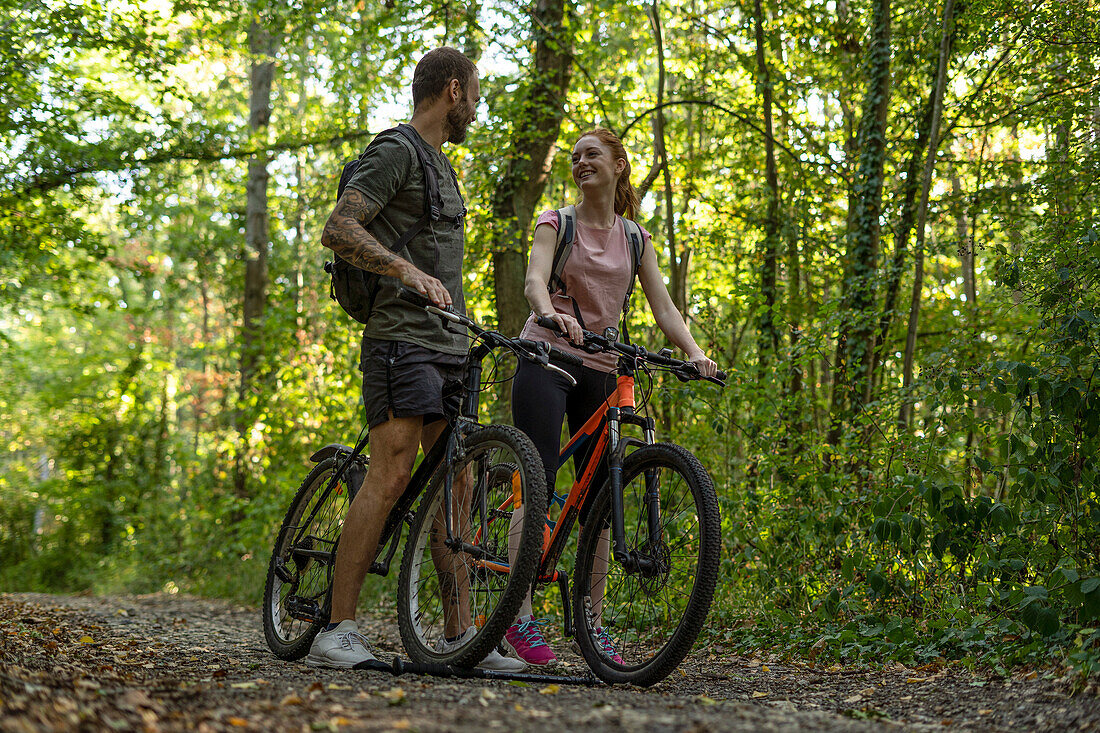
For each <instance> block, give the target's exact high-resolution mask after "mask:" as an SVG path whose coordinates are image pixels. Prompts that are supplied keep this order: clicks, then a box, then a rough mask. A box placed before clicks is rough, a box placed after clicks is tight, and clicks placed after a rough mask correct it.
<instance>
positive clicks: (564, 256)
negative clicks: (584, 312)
mask: <svg viewBox="0 0 1100 733" xmlns="http://www.w3.org/2000/svg"><path fill="white" fill-rule="evenodd" d="M619 219H622V222H623V231H625V232H626V244H627V246H628V247H629V248H630V261H631V265H632V269H631V271H630V285H629V286H627V289H626V298H625V299H624V300H623V329H622V333H623V335H624V337H625V338H626V341H627V343H629V342H630V337H629V335H627V333H626V315H627V310H628V309H629V307H630V296H631V295H633V294H634V281H635V280H636V279H637V276H638V266H639V265H640V264H641V262H642V250H643V248H644V247H645V239H643V238H642V227H641V225H639V224H638V222H636V221H634V220H633V219H627V218H626V217H622V216H620V217H619ZM576 234H577V207H575V206H573V205H572V204H570V205H569V206H566V207H565V208H563V209H558V238H557V244H556V245H555V246H554V263H553V266H552V267H551V268H550V281H549V282H548V283H547V289H548V290H549V291H550V292H551V293H552V294H553V293H558V294H560V295H565V296H568V297H569V298H570V300H573V314H574V316H575V317H576V319H577V323H579V324H581V328H586V326H585V325H584V319H583V318H582V317H581V311H580V308H578V307H577V301H576V300H574V299H573V298H572V296H569V293H567V292H566V291H565V280H564V279H562V273H563V272H564V271H565V263H566V261H567V260H568V259H569V255H570V254H572V252H573V240H574V239H575V238H576Z"/></svg>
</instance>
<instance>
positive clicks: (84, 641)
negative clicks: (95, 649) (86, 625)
mask: <svg viewBox="0 0 1100 733" xmlns="http://www.w3.org/2000/svg"><path fill="white" fill-rule="evenodd" d="M80 643H81V644H95V639H93V638H92V637H90V636H82V637H80Z"/></svg>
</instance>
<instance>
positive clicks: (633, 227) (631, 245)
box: [619, 216, 645, 344]
mask: <svg viewBox="0 0 1100 733" xmlns="http://www.w3.org/2000/svg"><path fill="white" fill-rule="evenodd" d="M619 219H621V220H622V222H623V231H624V232H625V233H626V247H627V249H628V250H630V264H631V270H630V285H628V286H627V288H626V298H624V299H623V317H622V324H621V325H622V328H620V329H619V330H620V332H621V333H622V336H623V342H624V343H628V344H629V343H630V332H629V330H628V328H627V321H628V320H629V317H630V296H632V295H633V294H634V282H635V281H636V280H637V279H638V268H639V267H640V266H641V264H642V252H643V251H644V249H645V237H644V236H643V235H642V227H641V225H640V224H638V222H636V221H634V220H633V219H627V218H626V217H623V216H620V217H619Z"/></svg>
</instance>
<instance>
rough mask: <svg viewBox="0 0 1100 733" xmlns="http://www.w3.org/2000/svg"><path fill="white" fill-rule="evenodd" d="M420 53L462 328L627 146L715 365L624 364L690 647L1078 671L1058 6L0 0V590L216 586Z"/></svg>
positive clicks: (1087, 91) (249, 593)
mask: <svg viewBox="0 0 1100 733" xmlns="http://www.w3.org/2000/svg"><path fill="white" fill-rule="evenodd" d="M439 45H450V46H453V47H456V48H458V49H460V50H462V51H464V52H465V53H466V54H467V55H468V56H469V57H470V58H471V59H474V60H475V61H476V62H477V64H478V67H479V71H480V80H481V81H480V83H481V92H482V102H481V104H480V106H479V108H478V110H477V113H478V119H477V122H476V123H475V125H474V126H473V127H471V129H470V136H469V137H468V139H467V140H466V141H465V142H464V143H463V144H461V145H450V146H447V147H446V148H445V152H446V153H447V155H448V156H449V158H450V160H451V161H452V163H453V164H454V166H455V168H456V170H457V172H458V176H459V180H460V182H461V185H462V188H463V191H464V194H465V196H466V199H467V206H468V207H469V210H470V213H469V217H468V221H467V238H466V251H465V273H466V296H467V302H468V303H469V308H470V312H471V314H472V315H473V316H474V317H475V318H477V319H478V320H479V321H481V322H483V323H486V324H492V325H495V326H497V327H499V328H500V329H501V330H502V331H504V332H505V333H511V334H515V333H517V332H518V330H519V327H520V325H521V324H522V322H523V319H524V318H525V316H526V314H527V312H528V306H527V303H526V300H525V299H524V297H523V275H524V269H525V266H526V257H527V251H528V248H529V245H530V236H531V226H532V223H533V220H534V218H535V217H536V216H537V215H538V213H539V212H540V211H543V210H545V209H547V208H556V207H558V206H561V205H564V204H565V203H570V202H574V201H575V200H576V198H577V196H578V194H577V191H576V188H575V186H574V185H573V183H572V181H571V178H570V172H569V150H570V148H571V146H572V143H573V142H574V141H575V139H576V137H577V136H578V134H579V133H581V132H583V131H585V130H588V129H590V128H592V127H595V126H605V127H608V128H610V129H612V130H613V131H615V132H617V133H619V134H620V135H622V137H623V139H624V141H625V143H626V147H627V150H628V152H629V154H630V156H631V163H632V166H633V171H634V173H633V183H634V185H635V186H636V187H637V188H638V190H639V192H640V193H641V194H642V211H641V213H640V215H639V217H638V218H639V221H640V222H641V223H642V224H643V225H644V226H645V227H646V229H647V230H649V231H650V232H652V233H653V235H654V237H653V242H654V244H655V246H656V249H657V252H658V258H659V261H660V264H661V267H662V268H663V270H664V272H665V275H666V280H667V283H668V288H669V292H670V293H671V295H672V298H673V301H674V302H675V304H676V305H677V307H678V308H679V309H680V311H681V312H682V313H683V314H684V315H685V317H686V319H687V320H688V322H689V323H690V326H691V329H692V331H693V333H694V334H695V337H696V339H697V340H698V341H699V343H700V344H701V345H702V346H703V348H704V349H705V350H706V351H707V352H708V353H709V354H710V355H711V356H712V357H713V358H715V360H716V361H718V362H719V366H720V368H722V369H724V370H726V371H727V372H728V373H729V375H730V378H729V383H728V385H727V386H726V388H725V389H721V390H719V389H717V388H713V387H699V386H698V385H695V386H690V387H689V386H684V385H681V384H680V383H678V382H676V381H667V380H664V379H660V378H658V379H655V380H654V382H653V384H652V385H648V384H647V385H645V387H646V390H645V391H646V392H647V393H648V403H647V409H648V411H649V413H650V414H652V415H653V416H654V417H655V418H656V419H657V422H658V433H659V434H660V435H662V436H664V437H666V438H668V439H671V440H675V441H677V442H679V443H682V444H684V445H685V446H688V447H689V448H691V450H692V451H693V452H695V453H696V454H697V455H698V456H699V457H700V458H701V459H702V460H703V463H704V464H705V465H706V466H707V468H708V470H709V471H710V473H711V475H712V476H713V478H714V480H715V485H716V488H717V490H718V494H719V497H720V501H721V505H722V512H723V524H722V526H723V548H724V549H723V563H722V571H721V577H720V584H719V589H718V598H717V600H716V603H715V608H714V610H713V611H712V616H711V620H712V624H711V626H712V630H711V633H713V634H716V635H725V637H726V638H727V639H729V640H730V641H731V642H733V643H742V644H746V645H749V646H752V645H755V644H763V643H768V642H769V641H772V640H775V639H776V638H779V637H784V638H790V639H793V642H794V643H793V644H792V645H791V647H790V648H792V649H795V650H798V649H802V650H803V651H806V652H807V653H810V651H809V650H811V649H813V650H814V651H813V653H814V654H816V653H818V651H819V650H820V649H821V646H822V643H823V644H824V645H825V646H826V647H827V648H828V649H829V653H831V654H835V655H839V656H847V657H860V656H863V657H867V658H873V657H876V656H878V657H881V656H882V655H883V654H886V655H890V656H894V657H897V658H901V659H910V660H912V659H918V660H927V659H933V658H937V657H940V656H946V657H955V658H967V659H980V660H982V661H983V662H988V663H992V664H994V665H1001V664H1008V663H1012V662H1015V661H1019V660H1022V659H1032V658H1034V659H1048V658H1049V649H1051V648H1056V649H1059V650H1061V652H1060V653H1061V654H1063V655H1064V656H1065V657H1066V658H1067V659H1068V660H1069V661H1071V662H1073V663H1075V664H1079V665H1083V666H1086V667H1089V668H1091V667H1092V666H1094V665H1095V664H1096V660H1097V659H1100V632H1098V631H1097V622H1098V621H1100V560H1098V558H1100V474H1098V466H1097V460H1096V459H1097V455H1098V454H1100V385H1098V383H1097V368H1098V367H1100V351H1098V347H1100V326H1098V319H1100V304H1098V299H1100V288H1098V278H1100V219H1098V208H1100V206H1098V203H1100V202H1098V196H1097V190H1096V187H1097V181H1098V180H1100V6H1098V5H1097V3H1096V2H1094V0H1063V1H1062V2H1058V3H1053V2H1049V1H1048V0H1031V1H1029V2H1024V3H1020V2H1008V1H1007V0H943V1H942V2H941V3H938V4H929V3H917V2H913V0H826V1H821V0H804V1H802V2H792V1H791V0H767V1H765V0H753V1H752V2H749V1H748V0H738V1H730V0H707V1H704V0H678V1H677V2H669V1H668V0H651V1H645V2H643V1H641V0H637V1H628V2H614V3H612V2H606V1H604V0H597V1H595V2H580V1H566V0H532V1H531V2H515V1H513V0H484V1H482V2H465V3H456V2H451V1H450V0H385V1H384V2H359V3H357V4H354V5H353V4H348V3H331V2H327V0H298V1H295V2H291V3H268V2H256V1H250V2H248V3H222V2H217V1H215V0H180V1H178V2H171V1H170V0H149V1H148V2H130V1H128V0H117V1H115V0H97V1H92V2H87V1H83V2H76V1H75V0H72V1H67V0H26V2H20V0H6V2H5V4H4V12H3V15H2V16H0V363H2V364H3V368H2V369H0V445H2V446H3V447H4V450H3V452H0V554H2V555H3V557H4V558H5V559H6V562H5V563H4V565H3V567H2V568H0V587H2V588H3V589H5V590H15V589H20V590H23V589H35V590H74V589H93V590H118V589H124V590H128V591H134V592H149V591H157V590H168V591H171V592H174V591H175V590H185V591H188V592H194V593H200V594H210V595H222V596H229V597H235V598H240V599H243V600H248V601H251V602H257V600H258V597H259V594H260V592H261V590H260V589H261V587H262V580H261V579H262V576H263V572H264V565H265V563H266V560H267V557H268V554H269V553H270V548H271V545H272V543H273V541H274V533H275V529H276V527H277V526H278V522H279V520H280V518H281V515H282V512H283V511H284V510H285V507H286V505H287V503H288V502H289V500H290V498H291V496H292V494H293V491H294V490H295V489H296V487H297V485H298V483H299V482H300V481H301V479H302V477H303V476H304V475H305V473H306V471H307V470H308V465H309V463H308V457H309V455H310V453H311V452H312V450H314V449H315V448H317V447H320V446H321V445H324V444H326V443H329V442H334V441H339V442H345V443H347V442H351V441H353V440H354V439H355V436H356V435H357V434H358V432H359V430H360V427H361V423H362V416H361V414H360V413H359V389H360V383H359V374H358V372H357V369H356V367H357V363H358V341H359V330H358V325H357V324H356V323H354V322H353V321H352V320H351V319H350V318H349V317H347V316H346V315H345V314H344V313H343V312H342V311H341V310H340V309H339V307H338V306H337V305H336V304H335V303H334V302H333V301H332V300H331V299H330V297H329V282H328V276H327V274H326V273H325V272H324V271H323V270H322V267H321V266H322V264H323V262H324V261H325V260H326V258H327V257H328V256H329V254H328V252H327V251H326V250H325V249H324V248H323V247H322V246H321V244H320V230H321V227H322V225H323V224H324V221H325V219H326V218H327V216H328V214H329V212H330V211H331V207H332V205H333V203H334V198H335V190H336V181H337V180H338V177H339V172H340V169H341V166H342V164H343V162H344V161H346V160H349V159H350V158H353V157H354V156H355V155H357V154H358V153H359V152H360V151H361V150H362V149H363V147H364V146H365V145H366V144H367V143H368V142H369V141H370V139H371V138H372V136H373V135H374V134H376V133H378V132H380V131H382V130H384V129H386V128H388V127H390V126H391V125H393V124H395V123H396V122H400V121H403V120H406V119H407V118H408V115H409V112H410V103H411V95H410V92H409V85H410V81H411V74H412V68H413V66H414V64H415V62H416V60H417V59H418V58H419V56H420V55H421V54H422V53H424V52H425V51H427V50H429V49H431V48H434V47H437V46H439ZM629 317H630V324H631V327H632V328H631V334H632V335H633V336H635V338H636V339H637V340H640V341H641V342H642V343H643V344H645V345H646V346H647V347H650V348H653V349H658V348H661V347H663V346H665V345H666V344H665V342H664V338H663V336H662V335H661V334H660V332H659V331H658V330H657V329H656V327H655V325H654V322H653V319H652V317H651V316H650V314H649V311H648V309H647V308H646V307H645V304H644V298H642V297H641V295H640V294H636V295H635V296H634V303H633V307H632V308H631V310H630V316H629ZM508 368H509V367H506V366H504V365H502V369H504V371H505V372H507V370H508ZM501 376H507V374H506V373H505V374H502V375H501ZM494 394H496V395H497V396H496V397H492V396H487V399H485V400H484V401H483V407H484V409H485V417H486V418H490V417H491V418H493V419H503V418H504V417H505V416H506V415H507V414H508V411H507V409H506V405H505V404H504V396H503V395H504V392H496V393H494ZM565 480H567V477H565V476H562V477H560V478H559V485H562V482H564V481H565ZM387 582H392V581H389V580H386V581H379V583H382V584H384V583H387ZM380 587H384V586H380ZM540 602H541V601H540ZM545 604H546V609H545V610H546V612H547V613H554V610H553V609H554V608H555V607H556V606H555V604H556V595H554V594H548V595H547V596H546V597H545ZM815 645H816V646H815Z"/></svg>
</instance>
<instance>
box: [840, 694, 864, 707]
mask: <svg viewBox="0 0 1100 733" xmlns="http://www.w3.org/2000/svg"><path fill="white" fill-rule="evenodd" d="M862 699H863V695H852V696H851V697H846V698H844V702H846V703H848V704H849V705H850V704H852V703H854V702H859V701H860V700H862Z"/></svg>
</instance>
